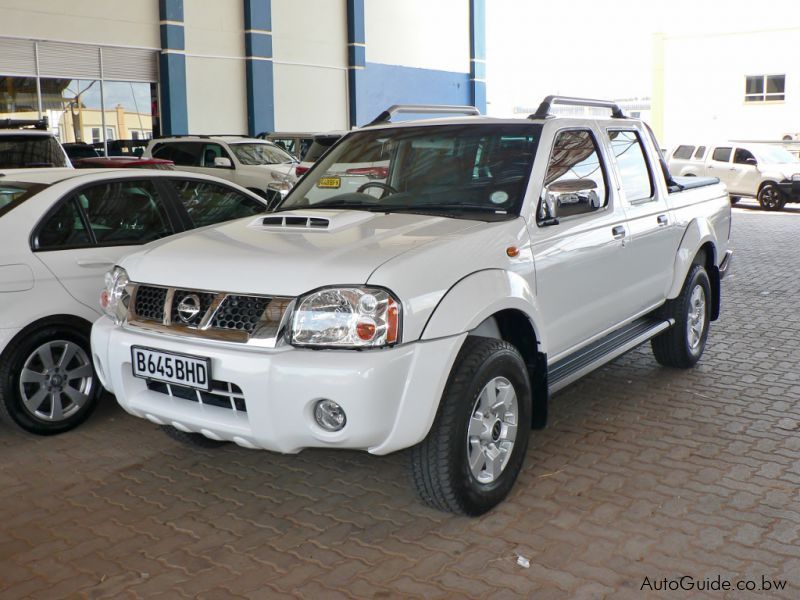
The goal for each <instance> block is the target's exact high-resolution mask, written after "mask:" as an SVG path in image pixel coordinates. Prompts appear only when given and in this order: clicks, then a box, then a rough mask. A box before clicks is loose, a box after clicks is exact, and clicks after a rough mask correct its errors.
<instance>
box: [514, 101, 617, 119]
mask: <svg viewBox="0 0 800 600" xmlns="http://www.w3.org/2000/svg"><path fill="white" fill-rule="evenodd" d="M552 104H567V105H569V106H593V107H595V108H609V109H611V116H612V117H613V118H615V119H624V118H625V115H624V114H623V113H622V109H621V108H620V107H619V104H617V103H616V102H611V101H610V100H593V99H591V98H572V97H570V96H547V98H545V99H544V100H542V103H541V104H540V105H539V108H537V109H536V112H535V113H533V114H532V115H529V116H528V118H529V119H546V118H548V117H553V116H555V115H553V114H552V113H551V112H550V106H551V105H552Z"/></svg>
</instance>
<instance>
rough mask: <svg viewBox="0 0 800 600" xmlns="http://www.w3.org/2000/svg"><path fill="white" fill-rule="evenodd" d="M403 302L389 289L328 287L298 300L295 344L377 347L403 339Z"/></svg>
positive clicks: (294, 328)
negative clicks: (401, 312) (401, 335)
mask: <svg viewBox="0 0 800 600" xmlns="http://www.w3.org/2000/svg"><path fill="white" fill-rule="evenodd" d="M400 316H401V315H400V303H399V302H398V301H397V300H396V299H395V297H394V296H392V294H391V293H390V292H388V291H387V290H384V289H381V288H370V287H356V286H354V287H339V288H324V289H321V290H317V291H315V292H311V293H310V294H306V295H305V296H302V297H301V298H299V299H298V301H297V304H296V305H295V309H294V313H293V314H292V329H291V333H290V336H291V337H290V343H291V344H293V345H294V346H317V347H325V346H327V347H332V348H377V347H380V346H391V345H393V344H396V343H397V342H399V341H400Z"/></svg>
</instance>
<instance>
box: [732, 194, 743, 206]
mask: <svg viewBox="0 0 800 600" xmlns="http://www.w3.org/2000/svg"><path fill="white" fill-rule="evenodd" d="M730 199H731V205H734V204H738V203H739V200H741V198H739V196H731V197H730Z"/></svg>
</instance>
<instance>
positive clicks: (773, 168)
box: [758, 163, 800, 179]
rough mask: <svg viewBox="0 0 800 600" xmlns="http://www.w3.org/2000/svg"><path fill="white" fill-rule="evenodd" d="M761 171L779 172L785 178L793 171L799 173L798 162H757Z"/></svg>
mask: <svg viewBox="0 0 800 600" xmlns="http://www.w3.org/2000/svg"><path fill="white" fill-rule="evenodd" d="M758 170H759V171H761V173H772V174H779V175H780V176H782V177H783V178H785V179H791V178H792V175H794V174H795V173H800V163H758Z"/></svg>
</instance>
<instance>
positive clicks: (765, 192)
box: [758, 182, 786, 210]
mask: <svg viewBox="0 0 800 600" xmlns="http://www.w3.org/2000/svg"><path fill="white" fill-rule="evenodd" d="M758 203H759V204H760V205H761V208H763V209H764V210H781V209H782V208H783V207H784V206H785V205H786V198H785V197H784V195H783V192H781V190H780V189H779V188H778V186H777V185H775V184H774V183H771V182H767V183H765V184H764V185H762V186H761V189H760V190H758Z"/></svg>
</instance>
